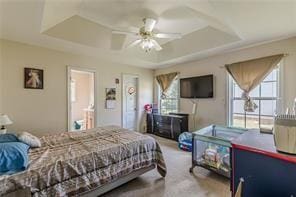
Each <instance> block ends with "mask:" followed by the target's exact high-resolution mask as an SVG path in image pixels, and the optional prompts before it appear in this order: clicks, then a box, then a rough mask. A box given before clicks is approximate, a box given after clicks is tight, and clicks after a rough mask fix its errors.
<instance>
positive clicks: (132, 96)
mask: <svg viewBox="0 0 296 197" xmlns="http://www.w3.org/2000/svg"><path fill="white" fill-rule="evenodd" d="M138 80H139V79H138V76H137V75H129V74H123V75H122V97H123V98H122V127H123V128H126V129H130V130H134V131H137V130H138V90H139V88H138V83H139V82H138Z"/></svg>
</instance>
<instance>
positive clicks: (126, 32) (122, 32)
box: [112, 30, 139, 36]
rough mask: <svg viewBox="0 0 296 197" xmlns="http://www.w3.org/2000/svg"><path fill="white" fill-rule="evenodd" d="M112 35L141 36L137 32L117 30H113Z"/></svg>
mask: <svg viewBox="0 0 296 197" xmlns="http://www.w3.org/2000/svg"><path fill="white" fill-rule="evenodd" d="M112 34H124V35H131V36H138V35H139V33H137V32H131V31H117V30H112Z"/></svg>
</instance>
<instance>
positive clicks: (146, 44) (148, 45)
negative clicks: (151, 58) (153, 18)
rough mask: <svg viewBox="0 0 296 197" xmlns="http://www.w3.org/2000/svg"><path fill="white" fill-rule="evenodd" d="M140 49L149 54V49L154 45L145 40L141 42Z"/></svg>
mask: <svg viewBox="0 0 296 197" xmlns="http://www.w3.org/2000/svg"><path fill="white" fill-rule="evenodd" d="M141 47H142V49H143V50H145V51H146V52H149V51H151V49H153V48H154V44H153V43H152V42H151V40H150V39H145V40H143V41H142V43H141Z"/></svg>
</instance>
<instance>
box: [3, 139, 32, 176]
mask: <svg viewBox="0 0 296 197" xmlns="http://www.w3.org/2000/svg"><path fill="white" fill-rule="evenodd" d="M29 148H30V147H29V146H28V145H27V144H24V143H22V142H3V143H0V175H3V174H13V173H16V172H19V171H22V170H25V169H26V168H27V166H28V160H29V158H28V157H29V156H28V150H29Z"/></svg>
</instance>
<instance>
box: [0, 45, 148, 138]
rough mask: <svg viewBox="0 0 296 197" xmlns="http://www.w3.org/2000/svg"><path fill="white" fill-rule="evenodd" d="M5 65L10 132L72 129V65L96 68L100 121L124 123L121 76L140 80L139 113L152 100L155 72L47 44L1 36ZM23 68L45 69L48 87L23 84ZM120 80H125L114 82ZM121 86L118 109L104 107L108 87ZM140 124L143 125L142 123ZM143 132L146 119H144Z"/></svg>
mask: <svg viewBox="0 0 296 197" xmlns="http://www.w3.org/2000/svg"><path fill="white" fill-rule="evenodd" d="M0 50H1V59H0V67H1V66H2V74H1V77H0V78H1V79H2V82H3V84H2V88H1V87H0V88H1V89H2V94H3V96H2V97H1V98H2V104H3V105H2V110H1V111H0V113H6V114H8V115H9V116H10V117H11V119H12V120H13V121H14V124H13V125H11V126H10V127H9V129H10V130H16V131H21V130H25V131H31V132H33V133H39V134H40V133H42V134H49V133H52V132H58V131H66V130H67V85H66V84H67V83H66V82H67V74H66V72H67V67H66V66H67V65H71V66H80V67H87V68H91V69H95V70H96V71H97V99H98V101H97V104H98V118H97V122H98V124H99V125H107V124H116V125H121V74H122V73H131V74H137V75H139V78H140V92H139V94H140V100H139V105H140V106H139V109H140V112H139V116H140V120H143V116H142V114H143V113H142V112H143V110H142V109H143V107H142V106H143V105H144V104H146V103H151V102H152V99H153V96H152V95H153V84H152V83H151V81H152V80H153V70H149V69H144V68H137V67H132V66H127V65H119V64H113V63H110V62H103V61H101V60H100V59H96V58H92V57H86V56H79V55H74V54H70V53H63V52H59V51H55V50H50V49H46V48H41V47H36V46H31V45H26V44H21V43H17V42H11V41H6V40H0ZM24 67H36V68H41V69H44V90H30V89H24V88H23V69H24ZM115 78H119V79H120V84H119V85H116V84H115ZM107 87H116V88H117V101H118V104H117V107H116V108H115V109H112V110H108V109H105V88H107ZM139 124H140V123H139ZM140 128H141V130H142V129H143V123H141V127H140Z"/></svg>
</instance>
